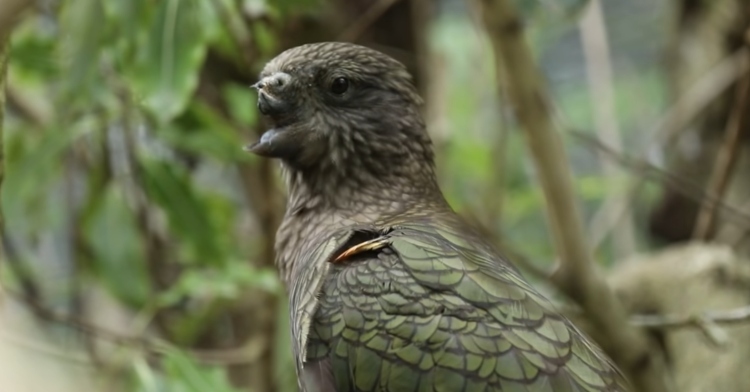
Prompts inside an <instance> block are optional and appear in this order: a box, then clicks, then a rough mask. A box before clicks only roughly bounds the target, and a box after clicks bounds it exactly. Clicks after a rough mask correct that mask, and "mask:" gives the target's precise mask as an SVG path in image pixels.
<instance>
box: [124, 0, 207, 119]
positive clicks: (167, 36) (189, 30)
mask: <svg viewBox="0 0 750 392" xmlns="http://www.w3.org/2000/svg"><path fill="white" fill-rule="evenodd" d="M158 4H159V8H158V10H157V13H156V17H155V18H153V21H152V23H151V26H150V28H149V33H148V38H147V41H146V45H145V47H144V48H139V49H141V50H140V52H139V55H138V58H137V60H136V61H137V64H136V66H135V69H134V70H131V72H130V73H129V74H128V77H129V79H130V80H131V81H132V83H133V85H134V87H135V91H136V94H137V96H138V97H140V98H141V99H142V103H143V105H144V106H145V107H146V108H147V109H149V110H150V111H151V112H152V113H153V115H154V116H155V117H156V118H157V119H159V120H160V121H161V122H167V121H169V120H171V119H172V118H174V117H175V116H177V115H178V114H179V113H181V112H182V111H183V110H184V109H185V106H186V105H187V102H188V100H189V99H190V96H191V95H192V93H193V91H194V90H195V88H196V87H197V84H198V77H199V72H198V71H199V70H200V67H201V65H202V63H203V59H204V57H205V55H206V50H207V47H208V42H209V40H210V39H211V35H212V34H215V33H216V31H217V20H216V15H215V14H214V10H213V8H212V7H211V4H210V2H208V1H189V0H163V1H160V2H158Z"/></svg>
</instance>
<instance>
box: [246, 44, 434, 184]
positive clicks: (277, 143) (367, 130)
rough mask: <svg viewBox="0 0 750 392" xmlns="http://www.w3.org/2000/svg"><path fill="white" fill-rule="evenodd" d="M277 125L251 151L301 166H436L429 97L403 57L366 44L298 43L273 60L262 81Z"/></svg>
mask: <svg viewBox="0 0 750 392" xmlns="http://www.w3.org/2000/svg"><path fill="white" fill-rule="evenodd" d="M254 87H255V88H256V89H257V90H258V109H259V110H260V112H261V113H262V114H263V115H265V116H266V117H267V118H268V119H269V120H270V123H271V128H270V129H269V130H267V131H266V132H265V133H264V134H263V135H262V137H261V139H260V140H259V141H257V142H256V143H254V144H251V145H249V146H248V147H247V149H248V150H249V151H251V152H253V153H256V154H258V155H261V156H265V157H271V158H279V159H281V160H282V161H283V162H284V163H285V164H286V165H287V166H289V167H291V168H292V169H296V170H299V171H336V170H339V171H344V172H346V171H350V170H351V169H353V168H356V169H365V170H366V171H368V172H371V174H376V175H380V174H383V173H387V172H392V171H394V170H396V171H398V170H402V169H404V167H403V166H404V165H407V166H409V165H411V164H410V163H409V162H426V164H428V165H432V161H433V157H432V148H431V144H430V140H429V137H428V135H427V133H426V131H425V129H424V123H423V120H422V118H421V116H420V114H419V105H420V104H421V99H420V97H419V95H418V94H417V92H416V89H415V88H414V86H413V84H412V81H411V76H410V75H409V73H408V72H407V70H406V68H405V67H404V65H403V64H401V63H400V62H398V61H396V60H394V59H393V58H391V57H389V56H387V55H385V54H383V53H380V52H378V51H376V50H373V49H369V48H366V47H363V46H359V45H354V44H349V43H341V42H325V43H316V44H308V45H303V46H298V47H295V48H292V49H289V50H286V51H285V52H283V53H281V54H280V55H278V56H277V57H276V58H274V59H273V60H271V61H270V62H269V63H268V64H267V65H266V66H265V68H264V69H263V71H262V72H261V74H260V80H259V81H258V83H256V84H255V85H254Z"/></svg>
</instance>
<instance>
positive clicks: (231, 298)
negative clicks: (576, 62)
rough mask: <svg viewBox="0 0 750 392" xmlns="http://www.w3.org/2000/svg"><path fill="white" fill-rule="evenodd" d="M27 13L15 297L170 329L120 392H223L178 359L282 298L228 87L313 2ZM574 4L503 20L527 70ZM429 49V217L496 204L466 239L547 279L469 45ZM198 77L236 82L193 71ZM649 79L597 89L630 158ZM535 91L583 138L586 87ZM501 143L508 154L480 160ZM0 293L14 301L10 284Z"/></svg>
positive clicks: (629, 78) (539, 213)
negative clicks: (437, 94) (100, 306)
mask: <svg viewBox="0 0 750 392" xmlns="http://www.w3.org/2000/svg"><path fill="white" fill-rule="evenodd" d="M46 3H49V4H48V6H47V7H44V8H42V10H41V11H39V12H37V13H35V14H33V15H30V16H29V17H27V18H26V19H25V20H24V22H23V23H22V24H21V25H20V26H19V27H18V28H17V29H16V30H15V32H14V34H13V37H12V38H13V40H12V47H11V51H10V72H9V76H8V81H9V85H10V89H9V98H10V105H9V107H10V118H8V119H7V121H6V125H7V126H6V160H7V178H6V183H5V186H4V188H3V190H2V191H3V193H2V200H1V202H2V208H3V211H4V212H5V215H6V221H7V231H8V233H9V236H10V238H11V239H12V241H13V243H14V244H16V248H18V254H17V255H16V256H17V257H18V258H19V259H20V260H21V261H22V262H24V263H26V264H28V265H30V266H31V267H32V268H31V271H32V273H31V275H30V276H28V277H27V278H29V279H32V280H33V281H34V282H36V284H37V285H38V286H39V288H40V289H41V291H42V293H43V299H44V300H45V301H47V302H48V303H50V304H52V305H53V306H56V307H63V308H65V307H67V309H68V310H69V311H70V312H75V311H76V309H75V306H74V305H72V304H73V303H75V302H76V301H78V300H80V299H81V298H80V296H82V295H83V294H82V292H83V291H84V288H85V286H87V285H92V286H98V287H102V288H104V289H105V290H106V292H107V293H108V295H109V296H111V299H112V300H113V301H112V303H114V304H116V305H117V306H118V308H119V311H121V312H124V313H125V314H128V315H130V316H131V317H133V318H135V316H136V315H141V316H142V315H143V314H146V315H147V317H154V318H156V316H157V315H160V314H162V313H168V314H169V317H168V318H167V319H166V320H167V321H166V323H167V324H168V325H167V326H166V327H161V328H158V327H154V329H156V330H158V335H159V336H160V337H162V338H164V340H166V341H168V342H170V343H171V345H170V346H169V349H167V350H166V354H163V355H160V356H159V359H158V360H157V361H154V360H151V358H147V356H146V355H143V356H141V357H139V358H138V359H136V360H134V361H133V362H132V366H131V367H130V368H129V369H128V370H129V373H128V375H129V377H128V378H127V379H128V380H129V382H130V383H131V384H130V386H131V387H132V388H129V390H138V391H143V392H151V391H209V390H210V391H233V390H235V389H232V387H231V386H230V382H229V381H228V378H227V376H226V374H225V373H226V371H225V370H226V369H225V367H224V366H219V365H212V366H207V365H205V364H201V363H199V362H200V361H198V359H197V358H196V357H194V356H192V355H191V354H190V351H189V350H188V349H187V348H195V347H209V348H214V347H225V346H226V341H231V336H233V334H235V333H237V331H234V330H233V329H232V328H233V327H232V326H231V325H229V323H227V322H226V320H224V318H223V317H224V314H225V312H227V311H228V309H229V308H231V307H232V306H233V304H236V303H239V302H241V300H242V298H243V296H245V295H247V293H248V292H251V290H253V289H255V290H261V291H263V292H268V293H273V294H279V293H280V292H281V288H280V284H279V282H278V280H277V278H276V273H275V271H273V270H272V269H271V268H269V267H268V264H269V263H268V262H267V261H259V260H258V258H260V257H263V253H262V252H263V251H262V249H263V248H264V243H265V242H267V241H269V240H270V239H269V238H266V237H265V236H264V231H263V228H262V227H261V226H262V222H258V219H255V218H254V217H257V216H259V215H260V214H259V213H258V211H254V208H257V206H254V205H252V197H251V196H250V195H249V193H250V192H252V191H253V189H247V188H246V185H247V184H245V183H243V181H242V178H241V176H242V174H241V172H242V171H243V170H244V169H248V168H250V169H253V170H255V169H258V167H259V166H260V164H259V162H258V161H256V159H255V158H253V157H251V156H249V155H247V154H245V153H244V152H243V151H242V149H241V147H242V145H243V143H244V142H246V141H249V140H251V139H252V138H253V137H254V136H253V134H252V133H251V132H253V131H254V130H256V129H257V127H258V126H259V124H258V117H257V115H256V110H255V96H254V94H253V92H252V91H251V90H250V89H249V88H247V84H246V83H245V82H246V79H247V80H251V79H252V78H254V77H255V73H256V72H257V70H258V69H259V68H260V67H261V66H262V64H263V63H264V62H265V61H266V60H267V59H268V58H270V57H272V56H273V54H274V53H276V52H278V51H279V50H280V49H281V48H280V47H279V46H280V42H281V41H282V38H284V37H282V36H281V34H282V33H281V31H282V30H281V29H280V28H279V26H282V25H283V24H284V22H285V21H286V20H287V19H289V18H291V15H294V14H306V13H310V14H316V12H318V8H319V7H320V1H317V0H284V1H273V2H270V1H268V2H267V1H264V0H236V1H235V0H205V1H180V0H161V1H153V0H127V1H122V0H104V1H100V0H77V1H70V0H69V1H51V2H46ZM584 3H585V2H584V1H582V0H565V1H552V0H544V1H542V0H540V1H522V2H520V4H521V5H522V9H523V10H524V12H525V14H526V15H527V16H528V18H529V20H530V21H532V24H531V25H532V38H533V39H534V42H535V47H536V48H537V50H538V51H539V54H540V56H542V55H543V54H544V52H545V48H547V47H551V46H552V45H554V44H555V43H556V42H557V41H555V40H556V39H558V38H555V37H558V36H560V35H563V33H565V34H570V31H571V30H572V29H574V28H575V23H576V18H577V14H578V12H579V10H580V8H581V7H582V5H583V4H584ZM559 15H565V17H563V18H561V17H558V16H559ZM430 33H431V34H430V36H429V38H430V43H431V47H432V48H433V50H434V51H435V52H437V53H440V54H443V55H444V56H445V58H446V59H447V63H448V64H447V67H446V68H447V69H448V72H447V74H446V75H445V77H446V78H447V79H448V83H447V84H448V87H447V89H448V92H447V94H446V96H445V97H442V98H443V99H446V100H447V104H446V105H445V107H446V108H447V112H446V113H442V115H443V116H444V117H445V118H446V119H447V122H448V129H450V130H451V133H450V134H449V135H448V140H447V143H446V145H447V148H446V149H445V150H444V151H442V153H443V154H445V156H446V159H445V160H444V162H446V166H445V167H443V168H441V173H442V174H441V176H442V177H441V181H442V182H443V186H444V188H445V191H446V195H447V197H448V198H449V200H450V202H451V203H452V204H453V205H454V206H455V207H456V208H457V209H458V210H459V211H461V212H464V213H471V214H473V215H475V216H478V215H482V214H481V211H482V210H483V209H485V208H487V203H488V200H490V201H491V202H492V203H501V202H502V204H503V208H502V213H501V216H493V217H491V219H490V221H489V222H482V223H484V224H486V225H489V226H492V227H491V230H492V231H493V232H495V233H501V234H500V235H502V236H503V237H505V238H503V241H505V242H509V243H512V244H517V246H518V248H519V249H520V250H522V251H523V252H524V253H526V254H527V255H529V256H531V257H532V258H533V259H536V260H539V261H540V262H541V263H544V262H550V261H551V260H552V259H553V258H554V253H553V249H552V247H551V244H550V241H549V238H548V235H547V234H546V229H545V225H544V215H543V200H542V197H541V194H540V193H539V190H538V188H537V185H536V183H535V181H534V179H533V173H532V172H531V171H530V169H529V167H528V165H527V164H526V162H525V158H524V155H525V151H524V148H523V146H522V141H521V140H520V137H519V136H518V132H516V130H515V129H514V128H513V125H512V122H511V121H508V119H507V114H506V113H499V112H498V110H497V107H498V104H497V98H496V97H495V95H496V92H495V91H494V89H493V88H492V86H493V85H494V72H493V69H492V67H493V65H492V63H491V56H489V55H488V54H487V53H489V51H488V46H487V43H486V42H485V41H484V40H483V39H482V38H481V32H480V30H479V29H478V28H477V26H476V25H475V24H473V22H472V21H471V20H470V18H469V17H468V14H467V13H466V12H465V10H463V11H461V12H455V13H454V12H446V13H442V14H441V15H439V17H438V18H437V19H436V20H435V21H434V23H433V24H432V28H431V30H430ZM248 46H250V47H252V49H253V50H252V51H248V50H247V47H248ZM248 53H250V54H248ZM212 58H218V59H220V60H221V61H222V62H225V63H228V64H230V65H232V67H234V68H233V70H235V71H236V70H237V69H239V70H240V71H239V72H240V77H232V76H226V75H224V74H223V73H222V72H224V71H226V69H224V68H221V67H212V65H213V63H212V62H211V61H210V60H211V59H212ZM654 69H655V67H654V66H653V64H651V65H648V66H647V69H646V71H647V72H644V71H643V70H642V69H641V70H634V71H633V72H630V73H623V74H618V79H617V80H616V81H615V84H616V90H617V108H616V109H617V113H618V120H619V122H620V123H621V125H622V127H623V129H626V130H627V131H628V133H629V135H625V136H624V138H625V139H626V143H630V145H632V143H635V141H637V140H638V138H639V137H640V135H642V132H641V131H640V128H641V127H643V126H644V124H645V122H646V121H647V119H648V118H649V116H653V114H654V113H656V112H657V110H658V108H659V107H660V106H661V105H662V99H661V97H662V96H663V91H662V90H663V87H662V81H661V78H660V75H659V74H658V73H657V72H656V71H654ZM233 72H234V71H233ZM217 81H218V82H217ZM202 82H203V83H204V84H203V85H202ZM214 82H217V83H220V85H212V83H214ZM553 90H554V91H555V94H556V97H555V98H556V101H557V102H559V103H560V104H561V110H562V112H564V113H565V116H566V120H567V121H568V124H566V125H567V126H569V127H571V128H572V129H584V130H586V131H588V130H590V127H591V109H590V102H589V101H590V98H589V96H588V91H587V88H586V86H585V82H581V81H580V80H579V81H578V83H575V84H566V85H565V86H564V87H563V88H559V89H558V88H555V86H553ZM428 98H430V97H428ZM499 124H500V125H501V126H499ZM503 134H505V135H507V144H506V145H505V147H504V148H502V149H501V150H497V149H495V146H497V145H498V144H499V143H500V139H501V137H502V135H503ZM572 147H574V148H573V150H572V151H573V154H572V155H573V156H572V159H573V164H574V167H575V169H576V171H577V172H578V173H579V174H580V177H579V178H577V183H576V184H577V186H578V192H579V194H580V195H581V197H582V199H583V200H584V203H585V211H586V214H587V215H591V214H592V212H593V211H594V210H595V209H596V208H597V206H599V205H600V204H601V202H602V200H603V199H604V198H606V197H607V196H608V195H610V194H611V192H613V189H611V181H609V179H605V178H604V177H603V175H602V173H601V172H600V171H599V167H598V166H599V165H598V163H596V162H597V159H598V158H597V157H596V155H595V154H594V153H592V152H591V151H588V150H584V149H580V148H579V149H576V148H575V146H572ZM498 160H501V165H500V167H502V170H503V171H504V176H503V181H502V182H500V183H498V181H496V180H495V179H496V178H497V176H498V172H497V167H498V165H497V164H496V163H497V161H498ZM615 191H616V190H615ZM278 197H281V195H278ZM604 252H605V254H606V249H604ZM3 268H7V266H4V267H3ZM8 275H9V274H8V273H5V274H3V276H6V277H7V276H8ZM16 278H18V277H16ZM8 279H9V280H10V281H11V283H12V284H13V286H14V287H15V286H16V284H15V283H17V279H13V278H8ZM281 302H282V303H283V302H284V301H281ZM240 308H241V307H240ZM91 311H92V312H94V313H96V312H97V311H98V310H97V309H92V310H91ZM277 317H278V322H277V323H276V324H277V331H280V332H279V333H278V334H276V335H275V340H276V341H274V342H271V343H270V344H273V345H274V347H275V349H274V351H275V352H276V353H277V355H275V357H274V361H275V363H274V368H275V369H276V375H275V377H276V379H277V380H281V382H280V384H281V385H282V386H283V387H282V389H284V390H293V389H294V388H295V384H294V380H292V379H291V378H290V377H289V375H290V374H291V373H290V372H291V369H292V367H291V363H290V362H289V361H290V358H289V355H290V351H291V350H290V349H289V342H288V336H287V333H286V331H287V330H288V328H287V327H286V326H285V323H286V321H287V320H286V311H285V310H284V309H283V306H282V307H281V309H278V312H277ZM95 321H96V320H95ZM155 324H158V323H155ZM207 341H208V343H207ZM177 346H179V347H183V348H185V349H184V350H183V349H177V348H174V347H177Z"/></svg>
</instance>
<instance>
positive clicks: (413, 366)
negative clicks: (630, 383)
mask: <svg viewBox="0 0 750 392" xmlns="http://www.w3.org/2000/svg"><path fill="white" fill-rule="evenodd" d="M383 223H384V224H383V225H381V226H380V227H379V228H376V229H375V230H373V231H371V232H367V231H366V230H365V231H362V230H360V231H357V233H356V235H354V236H353V237H351V238H350V239H349V243H348V245H347V247H351V246H352V244H354V245H356V244H357V243H360V244H361V243H363V242H366V241H368V240H371V243H374V244H377V246H372V247H360V249H362V251H358V252H353V254H352V255H351V256H348V257H346V258H344V259H343V260H338V261H336V262H335V263H334V264H333V266H332V268H331V270H330V272H329V274H328V276H327V278H325V280H324V282H323V284H322V290H321V291H322V292H321V293H320V297H319V298H320V299H319V306H318V308H317V311H316V313H315V316H314V317H313V320H312V325H311V327H310V330H309V340H308V342H309V343H308V346H307V364H306V365H305V371H304V372H303V381H306V382H307V384H308V386H307V387H308V390H310V391H315V390H321V391H322V390H333V389H330V388H335V391H339V392H343V391H392V392H401V391H539V392H542V391H624V390H626V387H625V384H624V380H623V379H622V377H621V375H620V374H619V373H618V371H617V370H616V368H615V367H614V365H613V364H612V363H611V362H610V360H609V359H608V358H607V357H606V356H605V355H604V354H603V353H602V352H601V351H600V349H599V348H598V347H596V346H595V345H593V344H592V343H591V342H590V341H589V340H588V339H587V338H586V337H585V336H584V335H583V334H582V333H581V332H580V331H579V330H577V329H576V328H575V327H574V326H573V325H572V324H571V323H570V322H569V321H568V320H566V319H565V318H563V317H562V316H561V315H560V314H559V313H558V312H557V311H556V310H555V309H554V308H553V307H552V305H551V304H550V303H549V301H547V300H546V299H545V298H543V297H542V296H541V295H539V294H538V293H537V292H536V291H535V290H534V289H533V288H532V287H531V286H529V285H528V283H526V282H525V281H524V280H523V278H521V277H520V275H519V274H518V273H517V272H516V270H515V269H514V268H512V267H510V266H509V265H508V264H507V263H506V262H504V261H503V260H502V259H501V258H500V256H499V255H498V254H497V253H496V252H494V251H493V250H492V248H491V247H490V246H489V245H488V244H487V243H486V242H484V241H482V240H481V239H479V238H478V237H476V236H475V235H474V234H472V233H471V231H470V229H468V228H467V227H465V226H464V225H462V224H461V223H460V222H459V221H458V220H457V218H452V217H449V218H448V219H439V218H435V217H422V218H418V219H413V218H412V219H398V220H396V221H391V222H383ZM373 239H376V241H372V240H373ZM377 239H382V241H380V242H378V241H377ZM316 385H317V386H318V387H319V388H315V386H316ZM321 385H324V387H322V388H320V386H321Z"/></svg>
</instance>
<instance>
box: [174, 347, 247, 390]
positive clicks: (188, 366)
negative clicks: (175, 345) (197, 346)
mask: <svg viewBox="0 0 750 392" xmlns="http://www.w3.org/2000/svg"><path fill="white" fill-rule="evenodd" d="M163 366H164V372H165V374H166V375H168V376H170V379H172V380H174V384H175V387H178V388H179V389H177V390H180V391H186V392H206V391H212V392H239V391H238V390H237V389H235V388H234V387H232V385H231V384H230V383H229V380H228V379H227V376H226V374H225V370H224V369H222V368H219V367H207V366H199V365H198V364H197V363H196V362H195V361H194V360H193V358H191V357H189V356H188V355H187V354H185V353H184V352H182V351H179V350H174V349H172V350H168V351H167V355H166V356H165V358H164V360H163ZM168 390H170V391H172V390H174V389H171V388H170V389H168Z"/></svg>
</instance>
